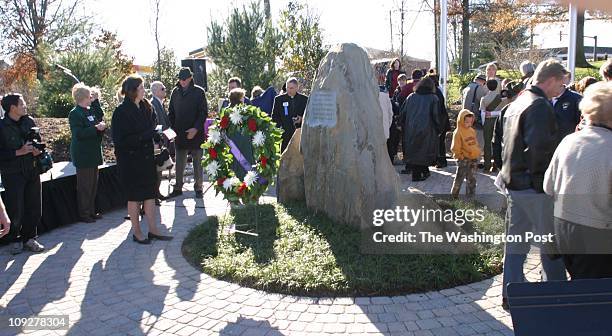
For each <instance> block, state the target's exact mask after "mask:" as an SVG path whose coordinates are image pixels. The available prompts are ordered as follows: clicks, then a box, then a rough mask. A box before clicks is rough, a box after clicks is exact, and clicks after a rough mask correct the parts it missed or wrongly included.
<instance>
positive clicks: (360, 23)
mask: <svg viewBox="0 0 612 336" xmlns="http://www.w3.org/2000/svg"><path fill="white" fill-rule="evenodd" d="M86 1H87V2H86V4H87V10H88V11H91V13H94V14H93V15H94V19H95V20H96V22H97V23H99V24H100V25H101V26H102V27H104V28H105V29H108V30H111V31H114V32H116V33H117V34H118V37H119V38H120V39H121V40H123V41H124V51H125V52H126V53H127V54H128V55H130V56H132V57H134V62H135V64H139V65H150V64H151V63H153V61H154V59H155V57H156V47H155V40H154V37H153V24H152V19H153V10H152V5H151V3H152V1H151V0H103V1H95V0H86ZM270 2H271V7H272V8H271V9H272V16H273V20H275V21H276V20H277V19H278V16H279V12H280V11H281V9H283V8H284V7H285V6H286V5H287V3H288V0H271V1H270ZM307 2H308V4H309V6H310V7H311V8H312V9H313V10H314V11H315V12H316V13H318V14H319V15H320V19H321V26H322V28H323V31H324V39H325V43H328V44H336V43H341V42H354V43H357V44H359V45H361V46H365V47H371V48H377V49H385V50H389V49H391V38H390V27H389V26H390V25H389V11H390V10H393V9H394V7H395V6H394V3H397V2H399V1H397V0H384V1H381V0H353V1H349V0H308V1H307ZM420 2H421V1H418V0H408V1H407V3H408V6H407V7H408V8H407V10H408V12H407V14H406V19H405V21H406V23H405V26H404V29H405V32H406V35H405V38H404V46H405V47H404V50H405V53H406V54H407V55H410V56H413V57H417V58H423V59H428V60H432V61H433V58H434V53H435V51H434V50H435V49H434V26H433V15H432V13H431V12H427V11H422V12H419V9H421V10H424V9H425V8H420ZM248 3H250V0H230V1H218V0H217V1H210V0H174V1H170V0H162V8H161V12H162V16H161V18H160V23H159V27H160V39H161V44H162V45H164V46H167V47H169V48H171V49H173V50H174V51H175V53H176V55H177V57H178V58H179V59H181V58H185V57H187V55H188V54H189V52H190V51H192V50H195V49H198V48H201V47H203V46H204V45H205V43H206V39H207V38H206V27H207V25H208V24H209V22H210V21H211V18H212V19H216V20H222V19H223V18H225V17H227V15H228V13H229V11H230V10H231V8H234V7H235V6H242V5H244V4H248ZM262 3H263V2H262ZM392 16H393V17H394V20H395V21H398V17H399V13H398V11H394V12H393V14H392ZM395 24H396V25H395V26H394V30H395V31H394V33H395V34H394V39H393V44H394V45H393V46H394V48H395V50H397V49H399V41H400V38H399V35H398V34H397V33H398V32H397V30H398V26H397V22H395ZM611 28H612V23H610V22H605V23H602V22H593V21H587V23H586V25H585V35H598V36H599V42H598V44H599V46H607V47H612V34H608V33H607V32H609V31H610V29H611ZM561 29H565V28H564V27H562V26H561V25H556V26H549V27H546V28H539V29H537V30H536V33H537V34H538V35H536V36H535V37H534V42H535V43H536V44H539V45H542V46H543V47H558V46H562V45H563V46H564V45H566V44H567V37H566V36H565V37H564V39H563V41H559V30H561ZM585 44H587V45H591V44H592V39H585Z"/></svg>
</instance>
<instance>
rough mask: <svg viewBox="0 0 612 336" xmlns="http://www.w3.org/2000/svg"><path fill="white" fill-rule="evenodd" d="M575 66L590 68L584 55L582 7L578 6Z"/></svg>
mask: <svg viewBox="0 0 612 336" xmlns="http://www.w3.org/2000/svg"><path fill="white" fill-rule="evenodd" d="M576 67H577V68H590V67H591V65H590V64H589V62H587V60H586V57H585V56H584V9H583V8H580V7H579V8H578V22H577V23H576Z"/></svg>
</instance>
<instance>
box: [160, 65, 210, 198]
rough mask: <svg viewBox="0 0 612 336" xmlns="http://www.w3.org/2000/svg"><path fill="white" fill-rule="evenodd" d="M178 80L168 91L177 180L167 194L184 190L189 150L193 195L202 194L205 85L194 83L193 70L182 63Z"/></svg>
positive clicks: (205, 111)
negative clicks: (169, 91)
mask: <svg viewBox="0 0 612 336" xmlns="http://www.w3.org/2000/svg"><path fill="white" fill-rule="evenodd" d="M178 80H179V81H178V83H177V84H176V87H175V88H174V90H172V94H171V95H170V104H169V106H170V107H169V110H170V111H169V112H170V113H169V115H168V117H169V119H170V127H172V129H173V130H174V131H175V132H176V134H177V135H176V140H175V146H176V182H175V183H174V190H173V191H172V193H170V195H169V197H176V196H179V195H182V194H183V174H184V173H185V164H186V163H187V154H188V153H191V159H192V162H193V175H194V179H195V184H194V187H193V189H194V190H195V196H196V198H203V197H204V194H203V193H202V186H203V175H202V165H201V164H200V162H201V161H202V154H203V152H202V148H200V145H201V144H202V143H204V122H205V121H206V117H207V115H208V105H207V103H206V95H205V92H204V89H203V88H201V87H199V86H197V85H195V84H194V83H193V74H192V73H191V70H190V69H189V68H186V67H183V68H181V70H180V71H179V74H178Z"/></svg>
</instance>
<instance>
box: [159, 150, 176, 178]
mask: <svg viewBox="0 0 612 336" xmlns="http://www.w3.org/2000/svg"><path fill="white" fill-rule="evenodd" d="M155 164H156V166H157V171H159V172H161V171H164V170H166V169H169V168H172V166H173V165H174V161H172V158H171V157H170V152H169V151H168V148H163V149H162V150H161V151H160V152H159V153H157V154H155Z"/></svg>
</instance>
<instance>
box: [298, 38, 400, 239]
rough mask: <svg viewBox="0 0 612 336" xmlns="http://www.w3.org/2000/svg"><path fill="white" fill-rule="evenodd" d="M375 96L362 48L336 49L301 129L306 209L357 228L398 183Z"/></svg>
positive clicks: (390, 200) (388, 200)
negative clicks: (324, 214) (387, 148)
mask: <svg viewBox="0 0 612 336" xmlns="http://www.w3.org/2000/svg"><path fill="white" fill-rule="evenodd" d="M378 92H379V90H378V87H377V86H376V84H375V81H374V72H373V70H372V66H371V65H370V62H369V59H368V56H367V54H366V52H365V50H363V49H362V48H360V47H359V46H357V45H355V44H348V43H347V44H341V45H338V46H336V47H334V48H333V49H332V50H331V51H330V52H329V53H328V54H327V56H325V58H324V59H323V60H322V61H321V64H320V66H319V69H318V72H317V77H316V79H315V82H314V84H313V87H312V92H311V95H310V98H309V101H308V106H307V107H306V112H305V115H304V123H303V126H302V141H301V150H302V154H304V189H305V195H306V204H307V206H308V207H309V208H311V209H313V210H316V211H322V212H324V213H326V214H327V215H328V216H330V217H331V218H332V219H334V220H336V221H338V222H341V223H348V224H350V225H353V226H356V227H359V226H362V224H366V223H368V222H369V223H370V224H371V218H372V211H373V210H374V209H377V208H387V207H389V206H391V205H392V204H395V203H396V199H397V194H398V186H399V185H400V182H399V176H398V175H397V173H396V171H395V170H394V168H393V166H392V165H391V162H390V160H389V154H388V153H387V150H386V138H385V135H384V131H383V126H382V110H381V108H380V105H379V101H378ZM364 221H365V222H364Z"/></svg>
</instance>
